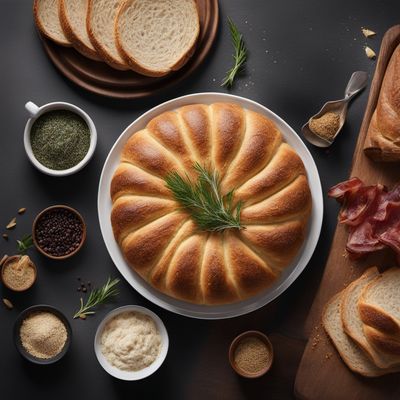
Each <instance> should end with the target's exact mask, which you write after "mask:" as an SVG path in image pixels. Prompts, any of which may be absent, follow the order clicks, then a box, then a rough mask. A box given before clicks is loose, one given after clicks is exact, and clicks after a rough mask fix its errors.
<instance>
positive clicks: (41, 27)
mask: <svg viewBox="0 0 400 400" xmlns="http://www.w3.org/2000/svg"><path fill="white" fill-rule="evenodd" d="M39 3H40V0H35V1H34V2H33V17H34V19H35V24H36V26H37V28H38V29H39V31H40V33H41V34H42V35H44V36H45V37H47V38H48V39H50V40H52V41H53V42H55V43H57V44H59V45H61V46H65V47H71V46H72V44H71V42H70V41H69V40H68V39H67V38H65V40H62V41H61V40H59V38H56V37H54V36H52V35H50V34H49V32H48V31H47V30H46V28H45V27H44V25H43V23H42V21H41V19H40V11H39V7H40V5H39Z"/></svg>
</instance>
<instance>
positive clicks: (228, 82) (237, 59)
mask: <svg viewBox="0 0 400 400" xmlns="http://www.w3.org/2000/svg"><path fill="white" fill-rule="evenodd" d="M228 25H229V31H230V33H231V39H232V44H233V47H234V50H235V53H234V54H233V60H234V64H233V66H232V68H231V69H230V70H229V71H228V72H227V73H226V77H225V78H224V80H223V81H222V84H221V86H227V87H232V85H233V81H234V80H235V78H236V76H237V74H238V73H239V72H240V71H241V70H242V69H243V67H244V64H245V63H246V60H247V48H246V44H245V42H244V39H243V35H242V34H241V33H240V32H239V30H238V28H237V27H236V25H235V24H234V22H233V21H232V20H231V19H230V18H228Z"/></svg>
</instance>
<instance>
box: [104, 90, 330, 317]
mask: <svg viewBox="0 0 400 400" xmlns="http://www.w3.org/2000/svg"><path fill="white" fill-rule="evenodd" d="M215 102H231V103H236V104H239V105H241V106H242V107H244V108H247V109H249V110H253V111H256V112H258V113H261V114H263V115H265V116H266V117H268V118H270V119H271V120H273V121H274V122H275V123H276V125H277V126H278V128H279V129H280V131H281V132H282V134H283V136H284V138H285V141H286V142H287V143H288V144H290V145H291V146H292V147H293V148H294V149H295V150H296V151H297V153H298V154H299V155H300V157H301V159H302V160H303V163H304V165H305V167H306V170H307V175H308V180H309V184H310V189H311V193H312V200H313V205H312V213H311V217H310V222H309V227H308V234H307V238H306V240H305V242H304V245H303V247H302V249H301V251H300V252H299V255H298V257H297V258H296V259H295V260H294V262H293V263H292V264H291V265H290V266H288V267H287V268H286V269H285V271H284V272H283V273H282V275H281V276H280V277H279V278H278V279H277V280H276V281H275V283H274V284H273V285H272V286H271V287H270V288H268V289H267V290H266V291H264V292H263V293H261V294H259V295H257V296H254V297H252V298H250V299H247V300H245V301H242V302H238V303H234V304H227V305H222V306H206V305H196V304H191V303H188V302H185V301H181V300H176V299H174V298H172V297H169V296H167V295H165V294H163V293H161V292H159V291H158V290H156V289H154V288H153V287H152V286H151V285H150V284H149V283H147V282H146V281H145V280H144V279H142V278H141V277H140V276H139V275H138V274H137V273H135V272H134V271H132V269H131V268H130V267H129V265H128V264H127V263H126V261H125V260H124V257H123V255H122V253H121V251H120V248H119V246H118V244H117V242H116V241H115V239H114V235H113V232H112V227H111V222H110V215H111V208H112V203H111V199H110V195H109V193H110V183H111V179H112V176H113V174H114V171H115V170H116V168H117V166H118V164H119V162H120V154H121V151H122V148H123V146H124V145H125V143H126V141H127V140H128V139H129V137H130V136H131V135H132V134H133V133H134V132H137V131H139V130H140V129H143V128H144V127H145V126H146V125H147V123H148V122H149V121H150V120H151V119H152V118H154V117H156V116H157V115H159V114H160V113H162V112H164V111H168V110H174V109H176V108H178V107H181V106H184V105H187V104H193V103H204V104H211V103H215ZM98 213H99V221H100V229H101V232H102V234H103V238H104V242H105V244H106V247H107V249H108V252H109V253H110V256H111V258H112V260H113V261H114V264H115V265H116V267H117V268H118V270H119V272H120V273H121V274H122V275H123V276H124V278H125V279H126V280H127V281H128V282H129V284H130V285H131V286H132V287H133V288H134V289H136V290H137V291H138V292H139V293H140V294H141V295H143V296H144V297H146V299H148V300H150V301H151V302H153V303H155V304H157V305H158V306H160V307H162V308H165V309H166V310H169V311H172V312H174V313H177V314H181V315H185V316H188V317H193V318H202V319H222V318H231V317H236V316H239V315H243V314H246V313H249V312H251V311H254V310H257V309H258V308H260V307H262V306H265V305H266V304H268V303H269V302H271V301H272V300H274V299H275V298H276V297H277V296H279V295H280V294H282V293H283V292H284V291H285V290H286V289H287V288H288V287H289V286H290V285H291V284H292V283H293V282H294V281H295V280H296V278H297V277H298V276H299V275H300V273H301V272H302V271H303V269H304V268H305V267H306V265H307V263H308V262H309V260H310V258H311V256H312V254H313V252H314V249H315V246H316V245H317V242H318V238H319V235H320V231H321V225H322V216H323V199H322V188H321V182H320V179H319V175H318V170H317V167H316V165H315V162H314V160H313V158H312V156H311V154H310V152H309V151H308V149H307V147H306V146H305V145H304V143H303V142H302V140H301V139H300V138H299V136H298V135H297V134H296V132H295V131H294V130H293V129H292V128H291V127H290V126H289V125H288V124H287V123H286V122H285V121H283V120H282V119H281V118H280V117H278V116H277V115H276V114H274V113H273V112H272V111H270V110H269V109H268V108H266V107H264V106H262V105H261V104H258V103H256V102H254V101H252V100H248V99H245V98H243V97H239V96H234V95H230V94H225V93H196V94H191V95H188V96H182V97H178V98H176V99H173V100H170V101H167V102H165V103H163V104H160V105H159V106H157V107H154V108H153V109H151V110H150V111H148V112H146V113H145V114H143V115H142V116H141V117H139V118H138V119H137V120H136V121H134V122H132V124H130V125H129V126H128V127H127V128H126V129H125V130H124V132H122V134H121V136H120V137H119V138H118V140H117V141H116V142H115V144H114V146H113V147H112V149H111V151H110V153H109V155H108V157H107V159H106V162H105V163H104V167H103V171H102V174H101V177H100V183H99V193H98Z"/></svg>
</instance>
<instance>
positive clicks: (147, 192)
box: [111, 103, 312, 305]
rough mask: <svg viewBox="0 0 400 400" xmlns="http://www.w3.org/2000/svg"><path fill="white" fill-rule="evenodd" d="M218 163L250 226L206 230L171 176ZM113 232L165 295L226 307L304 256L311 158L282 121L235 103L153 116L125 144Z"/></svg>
mask: <svg viewBox="0 0 400 400" xmlns="http://www.w3.org/2000/svg"><path fill="white" fill-rule="evenodd" d="M195 162H199V163H200V164H201V165H205V166H207V167H208V168H211V169H216V170H217V171H218V172H219V174H220V176H221V191H222V193H227V192H228V191H230V190H231V189H235V193H234V202H237V201H239V200H241V201H242V202H243V208H242V211H241V213H240V216H241V223H242V224H243V225H244V229H241V230H238V229H226V230H225V231H222V232H206V231H201V230H200V229H199V228H198V227H197V226H196V224H195V222H194V221H193V220H192V218H191V216H190V214H188V213H186V212H185V211H184V210H183V209H182V208H181V207H180V205H179V204H178V203H177V202H176V201H175V200H174V197H173V195H172V193H171V192H170V190H169V189H168V188H167V187H166V185H165V182H164V178H165V177H166V176H167V175H168V174H169V173H170V172H171V171H177V172H178V173H179V174H185V173H187V174H188V175H189V176H191V177H192V178H193V179H196V174H195V171H194V168H193V164H194V163H195ZM111 198H112V201H113V208H112V213H111V222H112V227H113V231H114V236H115V239H116V240H117V242H118V243H119V245H120V247H121V250H122V253H123V254H124V256H125V259H126V260H127V262H128V263H129V265H130V266H131V267H132V268H133V269H134V270H135V271H136V272H138V273H139V274H140V275H141V276H142V277H143V278H144V279H145V280H146V281H148V282H149V283H150V284H151V285H152V286H154V287H155V288H157V289H158V290H160V291H161V292H163V293H165V294H167V295H169V296H172V297H175V298H178V299H182V300H186V301H189V302H192V303H197V304H209V305H213V304H226V303H233V302H236V301H240V300H243V299H246V298H248V297H250V296H253V295H255V294H257V293H259V292H260V291H262V290H265V289H266V288H267V287H269V286H270V285H271V283H272V282H274V280H275V279H276V278H277V277H278V276H279V275H280V273H281V271H282V269H283V268H285V267H286V266H288V265H289V264H290V263H291V261H292V260H293V259H294V257H295V256H296V255H297V253H298V251H299V249H300V247H301V245H302V243H303V241H304V238H305V233H306V229H307V222H308V218H309V215H310V210H311V203H312V201H311V193H310V188H309V186H308V181H307V177H306V172H305V169H304V165H303V163H302V161H301V159H300V157H299V156H298V155H297V153H296V152H295V151H294V150H293V149H292V148H291V147H290V146H289V145H288V144H287V143H285V142H283V141H282V135H281V133H280V131H279V130H278V129H277V127H276V126H275V124H274V123H273V122H272V121H271V120H269V119H268V118H266V117H264V116H263V115H261V114H258V113H255V112H252V111H249V110H246V109H244V108H242V107H240V106H238V105H235V104H230V103H214V104H211V105H204V104H194V105H189V106H184V107H181V108H179V109H177V110H175V111H170V112H165V113H162V114H161V115H159V116H158V117H156V118H154V119H152V120H151V121H150V122H149V123H148V125H147V127H146V128H145V129H143V130H141V131H138V132H136V133H135V134H134V135H132V136H131V137H130V139H129V140H128V141H127V143H126V144H125V146H124V148H123V151H122V154H121V163H120V165H119V167H118V168H117V170H116V171H115V174H114V176H113V179H112V183H111Z"/></svg>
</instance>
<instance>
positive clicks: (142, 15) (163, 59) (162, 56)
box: [115, 0, 200, 77]
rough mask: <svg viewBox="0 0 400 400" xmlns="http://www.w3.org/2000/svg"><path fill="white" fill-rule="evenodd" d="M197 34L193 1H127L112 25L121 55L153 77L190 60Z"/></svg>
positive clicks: (139, 70)
mask: <svg viewBox="0 0 400 400" xmlns="http://www.w3.org/2000/svg"><path fill="white" fill-rule="evenodd" d="M199 32H200V23H199V15H198V11H197V6H196V3H195V2H194V0H157V1H154V0H126V1H125V2H124V3H123V4H122V6H121V8H120V10H119V12H118V16H117V19H116V24H115V36H116V42H117V47H118V50H119V52H120V54H121V56H122V57H123V58H124V59H125V60H126V62H127V63H128V64H129V66H130V67H131V68H132V69H133V70H134V71H136V72H138V73H140V74H143V75H147V76H156V77H157V76H163V75H167V74H168V73H170V72H171V71H176V70H178V69H179V68H181V67H182V66H183V65H184V64H185V63H186V62H187V61H188V60H189V58H190V57H191V56H192V54H193V52H194V50H195V48H196V42H197V39H198V36H199Z"/></svg>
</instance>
